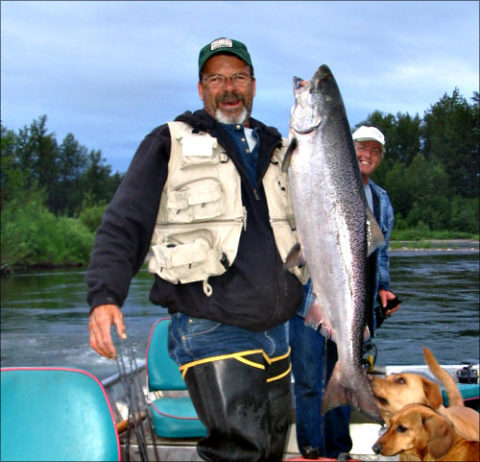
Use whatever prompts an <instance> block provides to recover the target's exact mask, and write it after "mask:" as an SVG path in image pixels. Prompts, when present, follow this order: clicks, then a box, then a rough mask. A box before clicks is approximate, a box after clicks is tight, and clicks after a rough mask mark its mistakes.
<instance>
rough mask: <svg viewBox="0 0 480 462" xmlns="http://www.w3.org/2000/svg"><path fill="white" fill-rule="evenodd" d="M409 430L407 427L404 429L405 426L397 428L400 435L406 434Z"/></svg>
mask: <svg viewBox="0 0 480 462" xmlns="http://www.w3.org/2000/svg"><path fill="white" fill-rule="evenodd" d="M407 430H408V428H407V427H404V426H403V425H399V426H398V427H397V432H398V433H405V432H406V431H407Z"/></svg>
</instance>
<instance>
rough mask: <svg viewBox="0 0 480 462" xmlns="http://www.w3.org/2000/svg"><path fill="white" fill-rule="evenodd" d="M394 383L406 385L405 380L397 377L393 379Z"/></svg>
mask: <svg viewBox="0 0 480 462" xmlns="http://www.w3.org/2000/svg"><path fill="white" fill-rule="evenodd" d="M395 383H400V384H402V385H404V384H406V383H407V382H406V381H405V379H404V378H403V377H397V378H396V379H395Z"/></svg>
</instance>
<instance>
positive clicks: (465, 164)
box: [423, 88, 480, 198]
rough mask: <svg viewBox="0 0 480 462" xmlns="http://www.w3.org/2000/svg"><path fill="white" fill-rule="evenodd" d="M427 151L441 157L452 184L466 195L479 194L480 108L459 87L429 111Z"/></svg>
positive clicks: (458, 192) (433, 155) (456, 191)
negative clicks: (467, 98)
mask: <svg viewBox="0 0 480 462" xmlns="http://www.w3.org/2000/svg"><path fill="white" fill-rule="evenodd" d="M423 138H424V154H425V156H426V157H427V158H435V159H437V160H438V161H439V162H440V163H441V164H442V165H443V167H444V169H445V171H446V172H447V173H448V184H449V186H450V187H451V188H452V190H453V191H455V193H456V194H459V195H461V196H463V197H470V198H474V197H477V196H478V193H479V187H478V182H479V175H480V170H479V146H480V144H479V141H480V140H479V111H478V94H477V104H476V105H475V104H474V105H473V106H470V105H469V104H468V102H467V101H466V100H465V98H463V97H462V96H461V95H460V93H459V91H458V89H457V88H456V89H455V90H454V91H453V93H452V96H448V95H447V94H445V95H444V96H443V97H442V98H441V99H440V101H438V102H437V103H436V104H434V105H432V106H431V107H430V109H429V110H428V111H426V113H425V116H424V123H423Z"/></svg>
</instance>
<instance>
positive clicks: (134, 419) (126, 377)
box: [116, 341, 148, 462]
mask: <svg viewBox="0 0 480 462" xmlns="http://www.w3.org/2000/svg"><path fill="white" fill-rule="evenodd" d="M117 353H118V354H117V359H116V362H117V368H118V373H119V376H120V379H121V382H122V385H123V391H124V393H125V399H126V401H127V406H128V417H127V420H128V424H127V435H126V437H127V442H126V444H127V448H126V449H127V454H129V450H130V432H129V429H130V428H133V430H134V432H135V436H136V438H137V443H138V451H139V453H140V460H142V462H143V461H148V456H147V451H146V442H145V435H144V432H143V428H141V425H139V424H138V420H141V418H140V416H141V414H140V408H139V403H138V401H137V399H135V391H134V390H133V388H134V386H133V385H134V384H133V380H132V375H133V374H134V371H133V369H131V368H130V371H129V370H128V369H127V365H126V361H125V354H124V347H123V345H122V342H121V341H119V342H117ZM129 372H130V373H129Z"/></svg>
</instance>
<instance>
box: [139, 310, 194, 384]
mask: <svg viewBox="0 0 480 462" xmlns="http://www.w3.org/2000/svg"><path fill="white" fill-rule="evenodd" d="M169 324H170V317H165V318H160V319H159V320H157V321H156V322H155V324H154V325H153V327H152V330H151V332H150V336H149V339H148V346H147V381H148V389H149V390H150V391H157V390H186V389H187V386H186V385H185V382H184V381H183V378H182V374H181V373H180V371H179V369H178V365H177V364H176V363H175V361H174V360H173V359H172V358H170V355H169V354H168V326H169Z"/></svg>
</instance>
